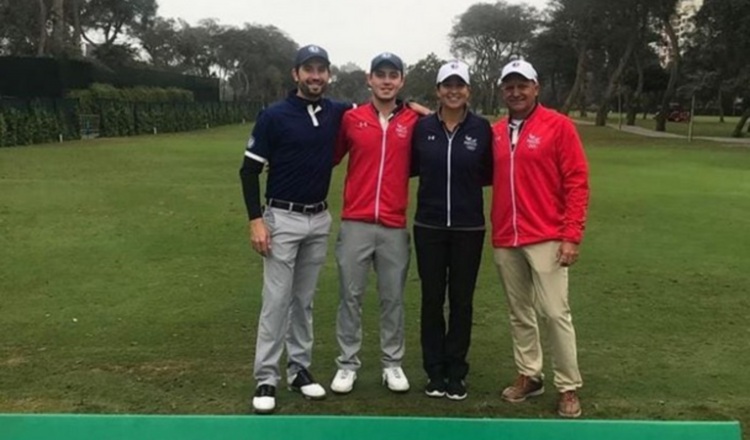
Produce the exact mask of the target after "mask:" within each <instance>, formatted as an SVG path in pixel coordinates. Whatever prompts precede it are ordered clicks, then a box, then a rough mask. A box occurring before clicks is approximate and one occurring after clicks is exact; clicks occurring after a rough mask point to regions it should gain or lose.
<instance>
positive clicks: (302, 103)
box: [286, 89, 323, 108]
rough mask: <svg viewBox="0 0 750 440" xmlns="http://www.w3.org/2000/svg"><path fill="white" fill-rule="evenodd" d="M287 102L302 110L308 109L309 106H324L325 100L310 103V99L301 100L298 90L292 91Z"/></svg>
mask: <svg viewBox="0 0 750 440" xmlns="http://www.w3.org/2000/svg"><path fill="white" fill-rule="evenodd" d="M286 100H287V101H288V102H289V103H290V104H292V105H294V106H295V107H300V108H307V106H308V105H313V106H321V105H322V104H323V98H320V99H318V100H316V101H310V100H309V99H305V98H301V97H300V96H298V95H297V89H293V90H290V91H289V94H288V95H287V98H286Z"/></svg>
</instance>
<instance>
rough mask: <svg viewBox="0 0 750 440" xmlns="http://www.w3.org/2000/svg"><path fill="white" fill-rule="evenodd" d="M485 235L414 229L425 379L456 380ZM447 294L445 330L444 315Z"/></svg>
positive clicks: (465, 366) (461, 373)
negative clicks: (447, 309) (419, 286)
mask: <svg viewBox="0 0 750 440" xmlns="http://www.w3.org/2000/svg"><path fill="white" fill-rule="evenodd" d="M484 233H485V231H483V230H482V231H454V230H448V229H432V228H425V227H423V226H416V225H415V226H414V243H415V248H416V253H417V268H418V270H419V278H420V280H421V281H422V313H421V340H422V363H423V367H424V370H425V372H427V375H428V376H429V377H430V379H440V378H448V379H453V380H462V379H464V378H465V377H466V374H467V373H468V372H469V363H468V362H467V361H466V355H467V354H468V353H469V345H470V344H471V325H472V313H473V302H474V288H475V287H476V282H477V274H478V272H479V264H480V263H481V261H482V245H483V244H484ZM446 292H447V294H448V301H449V312H448V326H447V331H446V322H445V316H444V306H445V296H446Z"/></svg>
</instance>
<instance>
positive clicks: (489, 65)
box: [449, 0, 540, 114]
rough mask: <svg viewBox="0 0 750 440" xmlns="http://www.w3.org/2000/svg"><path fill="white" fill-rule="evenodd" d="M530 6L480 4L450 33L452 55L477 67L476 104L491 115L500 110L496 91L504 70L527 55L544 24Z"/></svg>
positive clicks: (474, 76)
mask: <svg viewBox="0 0 750 440" xmlns="http://www.w3.org/2000/svg"><path fill="white" fill-rule="evenodd" d="M537 16H538V13H537V10H536V9H535V8H533V7H531V6H528V5H526V4H512V5H511V4H509V3H507V2H506V1H504V0H500V1H498V2H496V3H494V4H489V3H478V4H475V5H472V6H470V7H469V9H467V10H466V12H464V13H463V14H461V15H459V16H458V18H457V21H456V24H455V25H454V26H453V30H452V31H451V33H450V36H449V37H450V41H451V53H452V54H453V55H454V56H456V57H458V58H461V59H463V60H465V61H467V62H469V63H470V64H471V65H472V66H473V72H472V93H473V95H474V98H473V99H474V102H475V103H478V104H480V105H481V107H482V109H483V111H484V112H485V113H487V114H489V113H494V112H495V110H497V107H498V105H497V93H496V92H495V87H496V84H497V80H498V79H499V76H500V69H501V68H502V66H503V65H504V64H505V63H507V62H508V61H509V60H510V58H511V56H513V55H516V56H524V55H526V51H527V45H528V43H529V42H530V41H531V39H532V36H533V34H534V31H535V30H536V29H537V28H538V26H539V24H540V22H539V20H538V19H537Z"/></svg>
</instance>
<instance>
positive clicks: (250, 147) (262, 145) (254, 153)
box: [245, 110, 272, 164]
mask: <svg viewBox="0 0 750 440" xmlns="http://www.w3.org/2000/svg"><path fill="white" fill-rule="evenodd" d="M271 128H272V127H271V117H270V115H269V114H268V112H266V111H262V110H261V112H260V113H259V114H258V119H257V120H256V121H255V127H253V132H252V134H251V135H250V139H248V141H247V147H246V148H245V157H246V158H248V159H252V160H255V161H258V162H260V163H262V164H267V163H268V160H269V159H270V157H271V143H272V139H271Z"/></svg>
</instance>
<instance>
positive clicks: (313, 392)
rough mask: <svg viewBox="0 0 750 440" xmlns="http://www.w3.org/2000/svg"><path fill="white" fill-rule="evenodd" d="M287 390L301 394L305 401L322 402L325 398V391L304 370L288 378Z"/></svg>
mask: <svg viewBox="0 0 750 440" xmlns="http://www.w3.org/2000/svg"><path fill="white" fill-rule="evenodd" d="M290 379H291V380H290V382H289V389H290V390H292V391H296V392H298V393H301V394H302V395H303V396H304V397H305V398H306V399H312V400H322V399H325V398H326V390H325V388H323V386H321V385H320V384H319V383H317V382H315V379H313V377H312V374H310V372H309V371H307V370H306V369H304V368H303V369H301V370H299V371H298V372H297V374H295V375H294V376H292V377H290Z"/></svg>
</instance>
